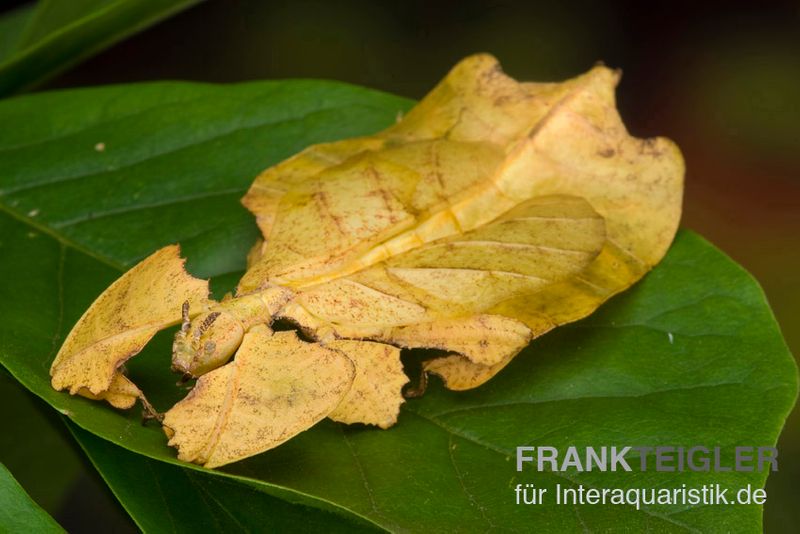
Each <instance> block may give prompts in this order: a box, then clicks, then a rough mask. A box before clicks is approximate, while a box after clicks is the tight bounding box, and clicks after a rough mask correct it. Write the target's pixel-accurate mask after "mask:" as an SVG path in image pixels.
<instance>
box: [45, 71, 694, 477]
mask: <svg viewBox="0 0 800 534" xmlns="http://www.w3.org/2000/svg"><path fill="white" fill-rule="evenodd" d="M618 79H619V74H618V73H617V72H615V71H613V70H610V69H608V68H606V67H603V66H597V67H595V68H593V69H592V70H590V71H589V72H587V73H586V74H583V75H581V76H578V77H576V78H573V79H570V80H567V81H565V82H562V83H519V82H517V81H515V80H513V79H511V78H510V77H508V76H507V75H505V74H504V73H503V72H502V71H501V70H500V66H499V65H498V63H497V61H496V60H495V59H494V58H493V57H491V56H488V55H476V56H472V57H468V58H466V59H465V60H463V61H461V62H460V63H459V64H458V65H456V66H455V68H453V70H452V71H451V72H450V73H449V74H448V75H447V77H445V79H444V80H443V81H442V82H441V83H439V85H437V86H436V87H435V88H434V89H433V91H431V92H430V94H428V95H427V96H426V97H425V98H424V99H423V100H422V101H421V102H420V103H419V104H417V105H416V106H415V107H414V108H413V109H412V110H411V111H410V112H409V113H408V114H407V115H406V116H405V117H404V118H403V119H402V120H400V121H399V122H398V123H397V124H395V125H393V126H391V127H389V128H388V129H386V130H384V131H382V132H380V133H378V134H375V135H373V136H369V137H361V138H355V139H348V140H345V141H339V142H334V143H326V144H320V145H314V146H311V147H309V148H307V149H305V150H304V151H302V152H300V153H299V154H297V155H295V156H293V157H291V158H289V159H288V160H286V161H283V162H282V163H279V164H277V165H275V166H274V167H271V168H269V169H267V170H266V171H264V172H263V173H261V174H260V175H259V176H258V177H257V178H256V179H255V181H254V183H253V184H252V186H251V188H250V190H249V191H248V192H247V194H246V195H245V197H244V199H243V203H244V205H245V206H246V207H247V208H248V209H249V210H250V211H251V212H252V213H253V214H254V215H255V217H256V220H257V223H258V226H259V228H260V229H261V232H262V234H263V240H260V241H259V242H258V243H256V245H255V246H254V247H253V249H252V251H251V253H250V255H249V256H248V268H247V272H246V273H245V274H244V276H243V277H242V279H241V281H240V282H239V285H238V287H237V290H236V294H235V296H232V297H230V298H227V299H224V300H222V301H220V302H216V301H213V300H211V299H209V296H208V284H207V282H205V281H202V280H198V279H196V278H193V277H192V276H191V275H189V274H187V273H186V271H185V270H184V268H183V260H182V259H181V257H180V252H179V250H178V248H177V246H168V247H165V248H163V249H161V250H159V251H157V252H155V253H154V254H153V255H151V256H150V257H148V258H146V259H145V260H143V261H142V262H141V263H139V264H138V265H136V266H135V267H133V268H132V269H131V270H130V271H128V272H127V273H125V274H124V275H123V276H122V277H121V278H120V279H119V280H118V281H116V282H115V283H114V284H112V285H111V286H110V287H109V288H108V289H107V290H106V291H105V292H104V293H103V294H102V295H100V297H99V298H98V299H97V300H96V301H95V302H94V304H92V306H91V307H90V308H89V309H88V310H87V311H86V313H85V314H84V315H83V317H82V318H81V319H80V321H78V323H77V324H76V325H75V327H74V328H73V330H72V332H71V333H70V334H69V336H68V337H67V339H66V341H65V342H64V345H63V346H62V347H61V350H60V351H59V353H58V355H57V356H56V358H55V361H54V362H53V365H52V368H51V371H50V372H51V375H52V384H53V387H54V388H56V389H59V390H61V389H69V391H70V393H72V394H81V395H84V396H87V397H90V398H93V399H105V400H106V401H108V402H109V403H111V404H112V405H113V406H115V407H118V408H129V407H131V406H132V405H133V404H134V403H135V402H136V401H137V399H140V400H141V401H142V402H143V403H144V405H145V407H146V408H147V409H149V410H152V408H150V407H149V405H148V404H147V401H146V400H145V397H144V395H143V394H142V392H141V391H140V390H139V389H138V388H137V387H136V386H135V385H134V384H133V383H132V382H130V380H128V379H127V378H126V376H125V374H124V367H123V364H124V363H125V361H126V360H128V359H129V358H131V357H132V356H133V355H135V354H137V353H138V352H139V351H140V350H141V349H142V347H143V346H144V345H145V344H146V343H147V342H148V341H149V340H150V339H151V338H152V337H153V335H154V334H155V333H156V332H157V331H159V330H161V329H163V328H166V327H168V326H171V325H176V324H181V329H180V331H179V332H178V333H177V334H176V336H175V342H174V345H173V355H172V367H173V369H174V370H175V371H178V372H180V373H183V374H186V375H190V376H192V377H197V378H198V380H197V382H196V384H195V386H194V388H193V389H192V390H191V391H190V392H189V394H188V395H187V396H186V398H184V399H183V400H181V401H180V402H178V403H177V404H176V405H175V406H173V407H172V408H171V409H170V410H169V411H167V412H166V414H164V416H163V420H162V424H163V428H164V431H165V432H166V434H167V436H168V437H169V444H170V445H172V446H174V447H176V448H177V449H178V457H179V458H180V459H182V460H185V461H189V462H196V463H200V464H202V465H205V466H207V467H217V466H221V465H224V464H227V463H230V462H235V461H237V460H240V459H242V458H246V457H248V456H252V455H254V454H257V453H260V452H262V451H265V450H268V449H270V448H272V447H275V446H277V445H279V444H281V443H282V442H284V441H286V440H288V439H290V438H291V437H292V436H294V435H296V434H297V433H299V432H302V431H303V430H305V429H307V428H309V427H311V426H312V425H314V424H315V423H317V422H318V421H320V420H321V419H324V418H326V417H329V418H331V419H333V420H335V421H341V422H343V423H364V424H370V425H376V426H378V427H381V428H388V427H390V426H392V425H393V424H394V423H395V422H396V421H397V418H398V414H399V412H400V405H401V404H402V403H403V393H402V390H403V387H404V386H405V384H406V383H407V382H408V379H407V377H406V375H405V374H404V372H403V367H402V364H401V361H400V349H401V348H431V349H439V350H438V351H436V354H442V355H441V356H437V357H433V358H432V359H430V360H428V361H425V362H424V363H423V370H424V372H425V373H434V374H436V375H438V376H440V377H441V378H442V380H443V381H444V383H445V385H446V386H447V387H448V388H450V389H454V390H465V389H470V388H474V387H477V386H480V385H481V384H483V383H484V382H486V381H487V380H489V379H490V378H491V377H492V376H494V375H495V374H496V373H498V372H499V371H500V370H501V369H502V368H503V367H504V366H505V365H506V364H508V362H509V361H511V359H512V358H514V356H515V355H516V354H517V353H519V352H520V351H521V350H522V349H523V348H524V347H525V346H526V345H527V344H528V343H529V342H530V341H531V340H532V339H535V338H536V337H538V336H541V335H542V334H544V333H546V332H548V331H549V330H551V329H553V328H555V327H557V326H559V325H562V324H565V323H569V322H572V321H576V320H578V319H581V318H583V317H586V316H587V315H589V314H590V313H592V312H593V311H594V310H595V309H597V307H598V306H600V304H602V303H603V302H604V301H605V300H607V299H608V298H609V297H611V296H612V295H614V294H616V293H619V292H620V291H623V290H624V289H626V288H628V287H629V286H630V285H631V284H633V283H634V282H636V281H637V280H639V279H640V278H641V277H642V276H643V275H644V274H645V273H646V272H647V271H648V270H649V269H650V268H652V267H653V266H654V265H655V264H656V263H658V262H659V261H660V260H661V258H662V257H663V256H664V254H665V253H666V251H667V248H668V247H669V245H670V243H671V241H672V239H673V237H674V235H675V231H676V229H677V226H678V221H679V219H680V211H681V198H682V193H683V173H684V170H683V161H682V158H681V155H680V152H679V151H678V149H677V147H676V146H675V145H674V144H673V143H672V142H670V141H668V140H666V139H662V138H656V139H646V140H641V139H636V138H633V137H631V136H630V135H628V133H627V131H626V129H625V126H624V125H623V123H622V121H621V119H620V117H619V114H618V113H617V110H616V106H615V102H614V88H615V86H616V84H617V82H618ZM276 320H282V321H288V322H290V323H292V324H294V325H296V326H297V328H299V329H300V330H301V331H302V332H303V334H304V335H305V336H306V337H307V338H311V339H313V340H314V342H306V341H303V340H301V339H300V338H299V337H298V336H297V334H296V333H295V332H290V331H273V330H272V329H271V325H272V324H273V322H274V321H276Z"/></svg>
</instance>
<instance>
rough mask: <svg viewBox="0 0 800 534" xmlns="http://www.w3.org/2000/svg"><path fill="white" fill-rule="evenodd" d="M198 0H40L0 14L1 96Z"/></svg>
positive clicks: (45, 76) (41, 78) (71, 63)
mask: <svg viewBox="0 0 800 534" xmlns="http://www.w3.org/2000/svg"><path fill="white" fill-rule="evenodd" d="M198 1H199V0H69V1H68V2H64V1H63V0H39V1H38V2H36V4H35V5H32V4H29V5H25V6H22V7H20V8H17V9H15V10H13V11H11V12H9V13H6V14H5V15H4V16H3V17H2V18H0V96H2V95H7V94H10V93H14V92H16V91H19V90H21V89H24V88H26V87H29V86H31V85H34V84H36V83H38V82H41V81H43V80H45V79H47V78H49V77H51V76H54V75H55V74H57V73H59V72H61V71H62V70H64V69H66V68H68V67H70V66H72V65H73V64H75V63H78V62H79V61H81V60H83V59H85V58H87V57H89V56H91V55H93V54H95V53H97V52H99V51H100V50H102V49H103V48H106V47H108V46H110V45H112V44H114V43H115V42H117V41H120V40H122V39H124V38H125V37H127V36H129V35H131V34H133V33H136V32H138V31H140V30H143V29H144V28H146V27H148V26H151V25H152V24H155V23H156V22H158V21H160V20H162V19H164V18H167V17H169V16H171V15H173V14H175V13H177V12H178V11H181V10H183V9H186V8H187V7H189V6H191V5H193V4H196V3H197V2H198Z"/></svg>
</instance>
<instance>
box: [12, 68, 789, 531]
mask: <svg viewBox="0 0 800 534" xmlns="http://www.w3.org/2000/svg"><path fill="white" fill-rule="evenodd" d="M409 105H410V102H408V101H407V100H403V99H399V98H396V97H392V96H389V95H384V94H380V93H376V92H373V91H368V90H364V89H359V88H355V87H351V86H347V85H344V84H338V83H331V82H315V81H287V82H265V83H252V84H243V85H234V86H224V87H220V86H210V85H195V84H145V85H134V86H118V87H107V88H100V89H87V90H79V91H65V92H58V93H53V94H41V95H33V96H27V97H22V98H17V99H13V100H7V101H5V102H0V121H2V123H3V124H8V125H11V126H12V127H10V128H7V129H3V130H0V154H2V156H0V210H2V213H0V255H2V257H3V261H2V262H0V279H2V280H4V281H5V282H4V284H3V285H2V286H1V287H0V300H1V301H2V302H3V307H2V311H0V361H2V363H3V365H5V366H6V367H7V368H8V369H9V370H10V371H11V373H12V374H13V375H14V376H15V377H16V378H17V379H18V380H19V381H20V382H22V383H23V384H24V385H25V386H26V387H28V388H29V389H31V390H32V391H34V392H35V393H36V394H37V395H40V396H41V397H42V398H44V399H45V400H46V401H47V402H48V403H50V404H51V405H53V406H54V407H55V408H56V409H58V410H60V411H61V412H62V413H63V414H65V415H66V416H67V417H69V418H70V419H71V421H72V422H73V423H74V424H75V425H77V426H78V427H80V428H82V429H84V430H86V431H88V432H89V433H90V434H94V435H95V436H99V438H103V439H104V440H107V441H109V442H112V443H116V444H118V445H120V446H122V447H124V448H125V449H128V450H129V451H132V453H138V454H139V455H141V456H142V458H140V459H139V460H140V461H142V462H146V463H147V464H148V465H151V466H158V467H157V469H158V472H159V474H158V475H154V476H153V478H154V480H155V479H157V480H158V481H159V482H163V481H164V480H165V478H164V477H166V479H167V480H171V479H173V478H175V480H174V484H175V488H182V487H183V486H184V485H186V484H189V482H187V481H186V480H183V479H195V478H196V477H203V478H202V480H203V482H202V483H203V484H208V486H207V487H208V488H210V489H209V491H211V492H212V493H213V494H214V495H215V496H216V497H218V498H222V497H220V496H221V495H224V494H225V493H226V491H227V490H226V489H219V488H228V487H229V486H230V485H234V486H237V487H240V489H241V492H243V493H241V495H247V497H246V499H247V502H249V503H250V506H252V508H258V507H259V506H264V507H275V506H276V505H275V502H276V499H278V500H283V501H287V502H290V503H294V504H300V505H302V506H306V507H311V508H316V509H320V510H325V511H327V512H334V513H336V514H338V515H339V516H341V515H342V514H345V515H349V516H352V517H353V518H355V519H357V520H359V519H360V521H362V524H363V522H364V521H367V522H371V523H372V524H374V525H376V526H380V527H382V528H385V529H387V530H408V531H423V530H424V531H431V530H446V531H450V530H476V529H478V530H485V529H488V528H490V527H498V528H504V529H509V530H526V531H530V530H531V529H536V530H537V531H541V532H563V531H569V530H574V529H578V530H580V529H582V528H584V527H585V528H588V529H589V530H603V529H606V528H610V527H612V526H619V525H624V526H625V527H627V528H629V529H630V530H644V529H647V528H649V529H652V530H658V531H686V530H736V531H752V532H756V531H760V524H761V508H760V506H757V505H737V506H729V507H726V508H722V507H719V506H717V507H714V506H689V505H686V506H681V505H676V506H666V505H653V506H645V507H643V508H642V509H641V510H637V509H635V508H634V507H630V506H599V505H595V506H590V505H584V506H577V507H572V506H556V505H554V504H553V503H552V501H550V504H546V505H542V506H516V505H514V492H513V487H514V485H516V484H518V483H536V484H537V485H538V486H543V487H548V488H550V494H551V495H552V493H553V488H554V485H555V484H556V483H561V484H565V485H568V486H572V485H575V484H578V483H581V484H584V485H585V486H591V487H601V488H602V487H623V488H631V487H656V488H674V487H678V488H679V487H681V484H684V483H685V484H687V485H689V486H695V485H697V486H699V485H701V484H706V483H719V484H722V485H723V486H725V487H729V488H731V489H732V490H734V491H735V490H736V489H738V488H740V487H744V486H746V485H747V484H752V485H753V486H754V487H763V484H764V481H765V479H766V475H767V473H766V472H758V471H756V472H723V473H714V472H710V473H706V472H683V473H668V472H664V473H653V472H645V473H641V472H636V471H634V472H630V473H628V472H613V473H612V472H606V473H603V472H585V473H575V472H568V473H550V472H544V473H534V472H532V471H524V472H522V473H517V472H516V470H515V462H514V460H513V456H514V454H515V447H517V446H520V445H534V446H537V445H552V446H557V447H560V448H564V447H567V446H570V445H574V446H601V445H617V446H623V445H648V446H654V445H671V446H693V445H705V446H708V447H715V446H720V447H722V448H723V451H724V453H725V454H724V456H723V461H724V462H730V461H731V455H732V454H733V447H734V446H738V445H751V446H769V445H774V444H775V442H776V440H777V436H778V434H779V432H780V429H781V427H782V425H783V422H784V420H785V417H786V415H787V413H788V411H789V409H790V407H791V406H792V405H793V403H794V400H795V397H796V394H797V374H796V368H795V365H794V361H793V359H792V357H791V355H790V354H789V352H788V350H787V348H786V346H785V344H784V342H783V339H782V338H781V335H780V332H779V330H778V327H777V325H776V323H775V320H774V318H773V316H772V314H771V312H770V310H769V308H768V306H767V304H766V301H765V299H764V295H763V293H762V292H761V290H760V288H759V287H758V285H757V284H756V283H755V282H754V281H753V280H752V278H751V277H750V276H749V275H748V274H747V273H746V272H744V271H743V270H742V269H741V268H740V267H738V266H737V265H736V264H734V263H733V262H732V261H731V260H729V259H728V258H726V257H725V256H724V255H723V254H722V253H720V252H719V251H717V250H716V249H714V248H713V247H712V246H711V245H709V244H708V243H707V242H705V241H703V240H702V239H701V238H699V237H698V236H696V235H694V234H692V233H689V232H685V231H684V232H681V233H680V234H679V236H678V238H677V239H676V242H675V244H674V245H673V247H672V249H671V250H670V252H669V254H668V256H667V257H666V258H665V260H664V261H663V262H662V263H661V264H660V265H659V266H658V267H657V268H656V269H655V270H654V271H653V272H652V273H650V274H649V275H648V276H647V277H646V278H645V279H644V280H643V281H642V282H641V283H639V284H638V285H637V286H635V287H634V288H633V289H632V290H630V291H628V292H626V293H624V294H623V295H620V296H619V297H617V298H615V299H613V301H612V302H610V303H608V304H607V305H605V306H604V307H602V308H601V309H600V310H599V312H598V313H596V314H595V315H593V316H592V317H590V318H588V319H587V320H584V321H582V322H580V323H577V324H575V325H571V326H566V327H562V328H560V329H557V330H556V331H554V332H553V333H551V334H548V335H546V336H544V337H543V338H541V339H539V340H537V341H536V342H534V343H533V344H532V345H531V346H530V347H529V348H528V349H526V351H525V352H524V353H523V354H522V355H521V356H519V357H517V358H516V359H515V360H514V362H513V363H512V364H511V365H510V366H509V367H508V368H507V369H506V370H505V371H503V372H502V373H501V374H500V375H499V376H497V377H496V378H495V379H493V380H492V381H490V382H489V383H488V384H486V385H485V386H483V387H481V388H479V389H477V390H474V391H470V392H461V393H456V392H450V391H446V390H444V389H443V388H441V387H439V384H434V385H433V386H432V387H431V388H430V389H429V391H428V393H427V394H426V395H425V396H424V397H423V398H421V399H418V400H413V401H409V402H408V403H407V404H406V405H405V406H404V408H403V412H402V414H401V417H400V421H399V423H398V424H397V425H396V426H395V427H393V428H392V429H390V430H386V431H381V430H375V429H371V428H365V427H359V426H353V427H346V426H342V425H339V424H335V423H333V422H330V421H325V422H323V423H321V424H319V425H317V426H316V427H315V428H313V429H312V430H310V431H308V432H305V433H303V434H301V435H300V436H298V437H296V438H294V439H292V440H290V441H289V442H288V443H286V444H284V445H282V446H281V447H278V448H277V449H274V450H272V451H269V452H267V453H265V454H262V455H259V456H257V457H255V458H252V459H249V460H246V461H243V462H240V463H237V464H234V465H231V466H229V467H227V468H226V469H225V470H220V471H215V472H209V471H207V470H204V469H202V468H200V467H197V466H187V465H185V464H181V463H179V462H177V461H176V460H175V453H174V451H172V450H170V449H169V448H168V447H167V446H166V440H165V438H164V435H163V433H162V432H161V430H160V428H159V427H158V426H157V425H154V424H150V425H146V426H143V425H142V424H141V423H140V421H139V414H138V413H137V412H136V410H133V411H131V412H130V413H123V412H118V411H115V410H113V409H111V408H109V407H108V406H106V405H103V404H100V403H95V402H91V401H87V400H85V399H81V398H75V397H70V396H69V395H67V394H65V393H58V392H55V391H53V390H52V389H51V388H50V386H49V376H48V369H49V364H50V361H51V360H52V357H53V356H54V354H55V352H56V350H57V349H58V347H59V345H60V343H61V341H62V340H63V337H64V335H65V334H66V333H67V332H68V331H69V329H70V327H71V326H72V324H74V322H75V321H76V320H77V319H78V317H79V316H80V315H81V313H82V312H83V311H84V310H85V309H86V307H87V306H88V305H89V304H90V303H91V302H92V300H93V299H94V298H95V297H96V296H97V295H98V294H99V293H100V292H101V291H102V290H103V289H105V287H106V286H107V285H108V284H109V283H110V282H112V281H113V280H114V279H115V278H116V277H118V276H119V275H120V274H121V272H122V271H123V270H124V269H125V268H127V267H128V266H130V265H132V264H133V263H135V262H136V261H137V260H138V259H141V258H142V257H144V256H145V255H147V254H149V253H150V252H152V251H153V250H155V249H156V248H158V247H160V246H162V245H164V244H167V243H171V242H176V241H179V242H181V243H182V244H183V250H184V253H185V254H186V255H187V256H188V257H189V258H190V260H189V269H190V270H191V271H192V272H193V273H195V274H197V275H199V276H214V277H215V278H214V279H213V282H214V284H215V289H216V290H217V292H218V293H220V294H221V293H222V292H224V291H225V290H227V289H229V288H230V287H231V286H232V285H233V284H234V283H235V281H236V279H237V276H238V275H239V274H240V273H241V270H242V269H243V268H244V256H245V253H246V251H247V249H248V247H249V246H250V245H251V244H252V242H253V240H254V239H255V238H256V236H257V230H256V229H255V225H254V223H253V220H252V217H251V216H250V215H249V214H247V213H246V212H245V211H244V210H243V209H242V208H240V207H239V204H238V199H239V197H240V196H241V195H242V194H243V192H244V190H245V189H246V187H247V186H248V185H249V183H250V182H251V180H252V179H253V177H254V176H255V175H256V174H257V173H258V172H259V171H260V170H262V169H263V168H265V167H267V166H269V165H271V164H273V163H275V162H277V161H279V160H281V159H282V158H285V157H287V156H289V155H291V154H293V153H295V152H297V151H298V150H300V149H301V148H303V147H305V146H307V145H308V144H311V143H315V142H321V141H327V140H333V139H339V138H345V137H351V136H355V135H361V134H366V133H369V132H373V131H376V130H378V129H380V128H382V127H384V126H386V125H388V124H390V123H391V122H392V121H393V120H394V118H395V116H396V114H397V112H398V111H402V110H405V109H407V108H408V107H409ZM42 110H47V112H46V113H42ZM100 143H102V144H100ZM169 356H170V333H169V332H166V333H163V334H160V335H159V336H157V337H156V339H155V340H154V341H153V342H152V343H151V344H150V345H149V346H148V347H147V348H146V349H145V350H144V351H143V352H142V354H140V355H139V356H137V357H136V358H134V359H133V360H132V361H131V362H130V365H129V366H128V367H129V372H130V374H131V376H132V378H133V380H134V381H135V382H136V383H137V384H138V385H140V386H141V387H142V388H143V389H144V390H145V391H146V392H147V393H148V396H149V397H150V398H151V399H152V400H153V401H154V403H155V404H156V407H157V408H160V409H165V408H167V407H168V406H169V405H170V403H171V402H174V401H175V400H176V399H178V398H180V397H181V396H183V395H184V394H185V391H184V390H180V389H178V388H176V387H175V385H174V382H175V377H174V376H173V375H171V374H170V373H169V372H168V368H169ZM79 439H80V440H81V443H82V444H83V445H84V447H85V448H86V450H87V451H88V452H89V454H90V456H91V457H92V459H93V461H94V462H95V465H96V466H97V467H98V469H99V470H100V471H101V473H103V475H104V476H105V477H106V480H107V481H108V482H109V484H110V485H111V486H112V489H113V490H114V491H115V493H116V494H117V495H118V497H120V498H121V499H122V500H123V502H124V503H125V506H126V507H127V508H128V509H129V510H130V511H131V513H132V514H133V515H134V517H135V518H136V520H137V521H139V523H140V525H146V524H149V525H154V524H160V521H161V520H160V519H158V517H159V516H161V517H163V516H165V515H168V512H167V511H166V510H168V509H172V508H171V507H172V506H174V505H173V504H172V503H171V499H165V501H164V502H165V503H167V501H170V502H169V503H168V504H163V507H162V506H161V504H159V505H158V506H156V505H153V504H152V503H151V504H150V505H148V504H146V503H143V502H142V501H140V500H139V499H147V498H149V496H148V495H146V494H143V491H136V490H131V489H130V488H128V487H127V484H128V482H126V477H125V476H124V475H121V474H120V468H119V465H118V464H120V463H125V462H120V461H119V460H117V459H115V458H114V453H115V452H116V453H119V454H123V453H124V454H126V455H128V456H130V455H131V454H132V453H131V452H125V451H118V450H116V449H114V448H113V447H110V446H106V443H104V442H103V441H102V440H99V439H96V438H92V437H91V436H88V435H87V434H86V433H85V432H84V433H80V432H79ZM103 446H105V452H103V451H101V450H100V449H101V448H102V447H103ZM148 458H149V459H151V460H148ZM126 462H127V460H126ZM172 466H180V467H178V468H176V467H172ZM170 470H172V471H170ZM162 473H163V474H162ZM169 473H180V475H178V474H174V475H172V474H169ZM181 477H183V479H182V478H181ZM196 479H197V480H201V479H200V478H196ZM140 483H141V484H142V486H144V487H148V486H149V487H152V488H153V489H152V491H157V484H156V482H155V481H153V482H150V480H149V479H148V478H147V477H141V479H140ZM136 487H138V486H136ZM172 491H173V490H170V493H172ZM181 491H182V490H181V489H174V492H176V493H180V492H181ZM242 498H243V499H244V498H245V497H242ZM198 502H199V501H198ZM223 502H226V501H223ZM192 506H199V507H200V508H203V505H202V504H196V505H192ZM206 506H208V507H209V508H203V511H199V510H198V512H197V513H198V514H206V515H208V516H215V517H221V515H220V514H221V512H219V510H217V509H215V508H214V505H213V503H212V505H208V504H207V505H206ZM227 506H228V504H227V502H226V504H224V505H223V508H224V507H227ZM231 506H232V505H231ZM159 507H161V508H160V509H159ZM150 510H153V511H152V513H153V514H154V516H153V517H152V518H149V517H147V515H148V514H149V513H151V512H150ZM215 510H216V511H215ZM237 510H238V508H237ZM287 513H288V512H287ZM223 515H224V514H223ZM235 515H237V517H238V513H237V514H235ZM331 517H333V516H331Z"/></svg>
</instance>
